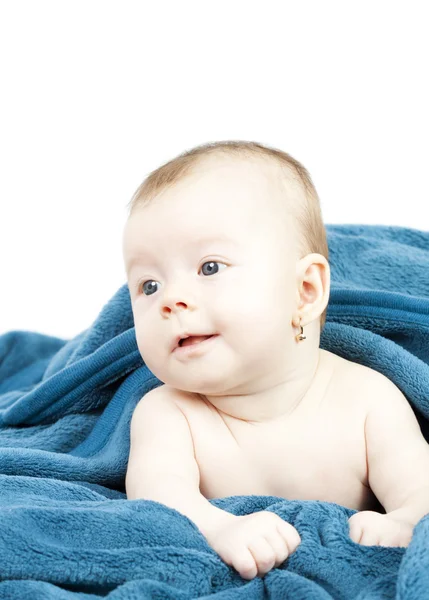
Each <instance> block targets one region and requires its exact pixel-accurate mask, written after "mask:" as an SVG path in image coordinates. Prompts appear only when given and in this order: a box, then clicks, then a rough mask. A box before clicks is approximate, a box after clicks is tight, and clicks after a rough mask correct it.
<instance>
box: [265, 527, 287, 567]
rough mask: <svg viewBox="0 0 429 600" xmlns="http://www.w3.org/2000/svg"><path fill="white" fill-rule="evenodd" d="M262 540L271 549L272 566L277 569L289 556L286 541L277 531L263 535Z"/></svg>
mask: <svg viewBox="0 0 429 600" xmlns="http://www.w3.org/2000/svg"><path fill="white" fill-rule="evenodd" d="M264 538H265V539H266V540H267V542H268V545H269V546H270V547H271V548H272V549H273V552H274V556H275V563H274V566H275V567H278V566H279V565H281V564H282V563H283V562H284V561H285V560H286V559H287V557H288V556H289V548H288V545H287V544H286V540H285V539H284V537H283V536H282V535H281V534H280V533H279V531H277V530H275V531H272V532H267V533H265V534H264Z"/></svg>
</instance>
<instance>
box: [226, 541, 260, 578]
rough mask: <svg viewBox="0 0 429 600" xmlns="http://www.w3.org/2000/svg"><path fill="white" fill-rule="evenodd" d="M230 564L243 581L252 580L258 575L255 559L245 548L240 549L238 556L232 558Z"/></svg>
mask: <svg viewBox="0 0 429 600" xmlns="http://www.w3.org/2000/svg"><path fill="white" fill-rule="evenodd" d="M231 562H232V566H233V567H234V569H235V570H236V571H237V572H238V573H239V574H240V576H241V577H242V578H243V579H253V578H254V577H256V575H257V574H258V569H257V566H256V563H255V559H254V558H253V556H252V554H251V552H250V551H249V550H248V549H247V548H241V549H240V554H239V556H238V557H234V558H233V559H232V561H231Z"/></svg>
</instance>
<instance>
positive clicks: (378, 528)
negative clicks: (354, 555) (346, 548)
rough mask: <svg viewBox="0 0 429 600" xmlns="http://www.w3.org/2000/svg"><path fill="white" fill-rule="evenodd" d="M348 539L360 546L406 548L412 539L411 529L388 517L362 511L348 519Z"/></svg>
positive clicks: (406, 524)
mask: <svg viewBox="0 0 429 600" xmlns="http://www.w3.org/2000/svg"><path fill="white" fill-rule="evenodd" d="M349 528H350V537H351V539H352V540H353V541H354V542H356V543H357V544H361V545H362V546H394V547H398V546H402V547H404V548H406V547H407V546H408V544H409V543H410V541H411V538H412V537H413V527H412V526H411V525H410V524H409V523H407V522H405V521H396V520H395V519H391V518H390V517H389V515H388V514H387V515H382V514H380V513H378V512H374V511H372V510H364V511H362V512H357V513H356V514H354V515H352V516H351V517H350V519H349Z"/></svg>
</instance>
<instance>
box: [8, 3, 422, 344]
mask: <svg viewBox="0 0 429 600" xmlns="http://www.w3.org/2000/svg"><path fill="white" fill-rule="evenodd" d="M426 8H427V3H426V2H424V1H413V0H411V1H410V0H407V1H405V0H404V1H402V2H395V1H392V0H390V1H377V0H367V1H362V0H361V1H360V2H351V1H344V0H339V1H328V0H324V1H323V2H320V0H318V1H314V2H305V1H300V2H298V1H296V0H293V1H284V2H280V1H278V2H274V1H271V2H270V1H267V0H264V1H263V2H262V0H261V1H260V2H250V1H249V0H247V1H234V0H225V1H220V0H206V1H204V0H196V1H189V0H180V1H179V2H177V1H171V2H165V1H164V2H163V1H160V0H156V1H153V0H151V1H148V2H145V1H143V0H141V1H127V0H117V1H108V0H100V1H99V0H70V1H66V0H52V1H47V0H37V2H34V1H33V0H31V1H23V0H14V1H13V2H9V1H6V0H5V1H2V2H0V57H1V59H0V60H1V94H0V103H1V107H0V119H1V121H0V159H1V173H0V199H1V201H0V277H1V279H0V333H3V332H6V331H9V330H13V329H20V330H28V331H37V332H40V333H45V334H49V335H54V336H58V337H63V338H72V337H74V336H75V335H77V334H78V333H80V332H81V331H83V330H84V329H86V328H88V327H89V326H90V325H91V324H92V322H93V321H94V319H95V318H96V316H97V315H98V314H99V312H100V310H101V309H102V307H103V306H104V305H105V304H106V303H107V302H108V300H109V299H110V298H111V297H112V296H113V294H114V293H115V292H116V291H117V289H118V288H119V287H120V286H121V285H122V284H124V283H125V281H126V280H125V271H124V267H123V263H122V254H121V252H122V229H123V225H124V223H125V218H126V205H127V203H128V202H129V200H130V198H131V196H132V194H133V193H134V191H135V190H136V188H137V187H138V185H139V184H140V183H141V181H142V180H143V179H144V177H146V175H147V174H148V173H149V172H150V171H151V170H153V169H155V168H156V167H158V166H159V165H160V164H162V163H163V162H166V161H167V160H169V159H171V158H173V157H174V156H176V155H177V154H179V153H181V152H183V151H184V150H186V149H189V148H191V147H193V146H195V145H197V144H201V143H205V142H208V141H215V140H225V139H243V140H254V141H258V142H261V143H265V144H268V145H271V146H274V147H278V148H281V149H282V150H285V151H287V152H289V153H290V154H292V155H293V156H294V157H295V158H297V159H298V160H300V161H301V162H302V163H303V164H304V165H305V166H306V167H307V169H308V170H309V171H310V174H311V175H312V178H313V180H314V183H315V185H316V188H317V190H318V192H319V195H320V197H321V202H322V213H323V217H324V220H325V223H327V224H329V223H358V224H359V223H362V224H382V225H401V226H405V227H412V228H417V229H424V230H426V231H427V230H429V214H428V208H427V206H428V199H429V198H428V196H429V183H428V164H429V161H428V159H429V151H428V139H429V124H428V106H429V93H428V89H429V88H428V86H427V74H428V57H429V40H428V35H427V31H428V22H427V18H426Z"/></svg>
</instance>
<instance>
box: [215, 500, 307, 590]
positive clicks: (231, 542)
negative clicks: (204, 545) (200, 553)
mask: <svg viewBox="0 0 429 600" xmlns="http://www.w3.org/2000/svg"><path fill="white" fill-rule="evenodd" d="M207 541H208V543H209V545H210V546H211V547H212V548H213V550H215V552H217V553H218V554H219V556H220V557H221V558H222V560H223V561H224V562H226V564H228V565H230V566H232V567H234V569H236V571H238V572H239V573H240V575H241V577H243V579H253V578H254V577H256V575H258V576H259V577H262V576H263V575H265V574H266V573H267V572H268V571H270V570H271V569H272V568H273V567H278V566H279V565H281V564H282V563H283V562H284V561H285V560H286V558H287V557H288V556H289V555H290V554H292V553H293V552H295V550H296V548H297V546H298V545H299V544H300V543H301V538H300V536H299V533H298V532H297V530H296V529H295V527H293V526H292V525H291V524H290V523H287V522H286V521H284V520H283V519H282V518H281V517H279V516H278V515H276V514H275V513H273V512H270V511H265V510H263V511H260V512H256V513H252V514H250V515H245V516H242V517H237V516H235V518H234V519H232V520H228V521H227V522H226V523H225V524H224V525H222V526H221V527H219V528H218V529H217V530H216V531H212V532H211V533H210V534H208V535H207Z"/></svg>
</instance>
